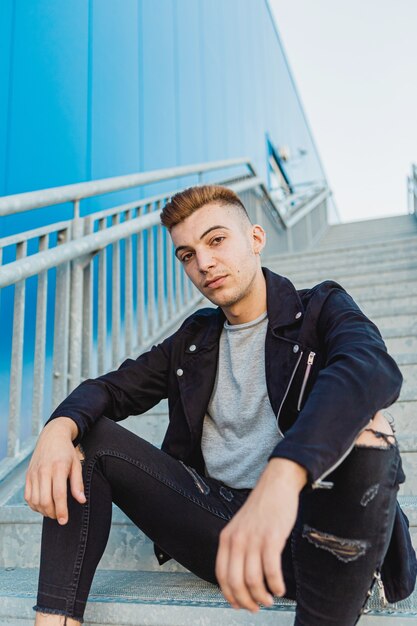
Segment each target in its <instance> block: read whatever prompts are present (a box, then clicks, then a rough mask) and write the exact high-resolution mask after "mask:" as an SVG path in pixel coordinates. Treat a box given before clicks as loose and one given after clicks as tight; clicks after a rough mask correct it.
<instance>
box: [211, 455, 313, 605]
mask: <svg viewBox="0 0 417 626" xmlns="http://www.w3.org/2000/svg"><path fill="white" fill-rule="evenodd" d="M306 482H307V471H306V470H305V468H303V467H302V466H301V465H299V464H298V463H294V462H293V461H290V460H288V459H284V458H274V459H271V460H270V461H269V463H268V465H267V467H266V469H265V471H264V472H263V474H262V475H261V477H260V479H259V481H258V483H257V485H256V487H255V489H253V491H252V492H251V494H250V495H249V497H248V499H247V500H246V502H245V504H244V505H243V506H242V507H241V509H240V510H239V511H238V512H237V513H236V515H235V516H234V517H233V518H232V519H231V520H230V522H229V523H228V524H227V526H225V527H224V529H223V530H222V531H221V533H220V542H219V549H218V552H217V559H216V578H217V580H218V583H219V585H220V587H221V590H222V592H223V594H224V596H225V598H226V600H228V601H229V602H230V604H231V605H232V606H233V607H234V608H240V607H242V608H245V609H249V610H250V611H253V612H256V611H258V610H259V606H258V603H261V604H263V605H265V606H271V605H272V604H273V597H272V595H271V594H270V593H268V591H267V589H266V587H265V584H264V577H265V578H266V582H267V584H268V587H269V589H270V590H271V591H272V592H273V593H274V594H276V595H278V596H282V595H284V593H285V584H284V579H283V575H282V569H281V553H282V551H283V549H284V547H285V543H286V540H287V538H288V536H289V535H290V533H291V530H292V528H293V526H294V524H295V520H296V518H297V511H298V495H299V493H300V491H301V489H302V488H303V486H304V485H305V483H306Z"/></svg>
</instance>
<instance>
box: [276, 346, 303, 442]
mask: <svg viewBox="0 0 417 626" xmlns="http://www.w3.org/2000/svg"><path fill="white" fill-rule="evenodd" d="M302 356H303V351H302V350H301V352H300V356H299V357H298V359H297V363H296V364H295V366H294V369H293V372H292V374H291V378H290V382H289V383H288V386H287V388H286V390H285V394H284V397H283V398H282V402H281V404H280V407H279V409H278V413H277V428H278V431H279V434H280V435H281V437H284V433H283V432H282V430H281V429H280V427H279V416H280V413H281V409H282V407H283V404H284V402H285V398H286V397H287V395H288V391H289V388H290V387H291V383H292V381H293V378H294V376H295V372H296V371H297V367H298V366H299V364H300V361H301V357H302Z"/></svg>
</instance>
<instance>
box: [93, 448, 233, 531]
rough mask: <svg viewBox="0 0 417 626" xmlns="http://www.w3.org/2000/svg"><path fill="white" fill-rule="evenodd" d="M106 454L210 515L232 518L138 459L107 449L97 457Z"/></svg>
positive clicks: (226, 518)
mask: <svg viewBox="0 0 417 626" xmlns="http://www.w3.org/2000/svg"><path fill="white" fill-rule="evenodd" d="M106 454H107V455H108V456H115V457H118V458H120V459H123V460H125V461H127V462H128V463H132V465H136V466H137V467H139V468H140V469H141V470H143V471H144V472H146V473H147V474H149V475H150V476H152V477H153V478H155V479H156V480H159V481H160V482H161V483H163V484H164V485H166V486H167V487H169V488H170V489H172V490H173V491H176V492H177V493H180V494H181V495H182V496H184V497H185V498H187V499H188V500H191V501H192V502H194V504H197V505H198V506H200V507H201V508H202V509H206V510H207V511H209V512H210V513H213V514H214V515H217V517H220V518H221V519H224V520H228V519H230V517H228V516H226V515H225V514H224V513H222V512H221V511H219V510H217V509H215V508H213V507H212V506H210V505H209V504H205V503H203V502H201V501H200V500H198V499H197V498H196V497H195V496H193V495H192V494H189V493H187V492H186V491H184V490H183V489H181V488H180V487H178V486H177V485H176V484H175V483H173V482H171V481H170V480H167V479H166V478H165V477H164V476H162V475H161V474H159V473H158V472H155V471H154V470H152V469H151V468H150V467H148V466H147V465H145V464H144V463H141V462H140V461H137V460H136V459H133V458H132V457H130V456H128V455H126V454H121V453H120V452H117V451H116V450H110V449H105V450H100V451H99V452H97V453H96V456H98V457H101V456H104V455H106Z"/></svg>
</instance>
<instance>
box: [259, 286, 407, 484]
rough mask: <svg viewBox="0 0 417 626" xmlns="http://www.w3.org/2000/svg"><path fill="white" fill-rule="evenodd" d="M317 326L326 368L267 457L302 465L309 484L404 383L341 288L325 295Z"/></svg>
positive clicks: (335, 462)
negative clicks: (292, 421)
mask: <svg viewBox="0 0 417 626" xmlns="http://www.w3.org/2000/svg"><path fill="white" fill-rule="evenodd" d="M317 324H318V329H317V330H318V334H319V338H320V339H321V343H322V345H323V349H324V354H325V355H326V361H325V363H324V367H322V369H321V370H320V372H319V374H318V376H317V379H316V381H315V384H314V385H313V388H312V390H311V392H310V394H309V396H308V398H307V400H306V402H305V405H304V407H303V409H302V410H301V411H300V413H299V415H298V417H297V420H296V422H295V423H294V424H293V426H291V428H290V429H289V430H288V431H287V432H286V433H285V437H284V439H282V440H281V441H280V442H279V443H278V444H277V445H276V447H275V448H274V450H273V452H272V454H271V455H270V457H269V459H271V458H273V457H284V458H287V459H291V460H293V461H295V462H297V463H299V464H300V465H303V466H304V467H305V468H306V469H307V471H308V482H311V483H314V482H315V481H317V480H321V479H322V478H324V476H325V475H327V474H328V473H330V471H332V470H333V469H334V468H335V467H336V466H337V465H338V464H339V463H340V462H341V461H343V459H344V455H346V454H347V453H349V451H350V449H351V447H352V446H353V445H354V442H355V440H356V438H357V436H358V435H359V433H360V432H361V431H362V430H363V429H364V428H366V426H367V424H368V423H369V421H370V420H371V419H372V417H373V416H374V415H375V413H376V412H377V411H378V410H380V409H383V408H386V407H388V406H390V405H391V404H393V403H394V402H395V400H396V399H397V398H398V396H399V394H400V390H401V385H402V381H403V377H402V374H401V372H400V370H399V368H398V366H397V364H396V363H395V361H394V359H393V358H392V357H391V356H390V355H389V354H388V352H387V348H386V346H385V343H384V341H383V339H382V336H381V334H380V332H379V330H378V328H377V326H376V325H375V324H374V323H373V322H372V321H371V320H370V319H369V318H368V317H366V315H365V314H364V313H363V312H362V311H361V310H360V308H359V307H358V305H357V304H356V303H355V301H354V300H353V298H352V297H351V296H350V295H349V294H348V293H347V292H346V291H344V290H343V289H337V288H336V289H333V290H332V291H331V292H330V293H329V295H328V297H327V299H326V301H325V303H324V305H323V307H322V310H321V313H320V315H319V319H318V322H317ZM269 459H268V460H269Z"/></svg>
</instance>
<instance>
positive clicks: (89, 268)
mask: <svg viewBox="0 0 417 626" xmlns="http://www.w3.org/2000/svg"><path fill="white" fill-rule="evenodd" d="M93 227H94V225H93V221H92V219H91V215H87V216H86V217H85V218H84V234H85V235H89V234H90V233H92V232H93ZM82 317H83V320H82V328H83V330H82V333H83V335H82V358H81V376H82V377H83V378H90V377H91V376H92V353H93V261H92V260H91V261H90V262H87V264H86V266H85V267H84V277H83V311H82Z"/></svg>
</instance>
